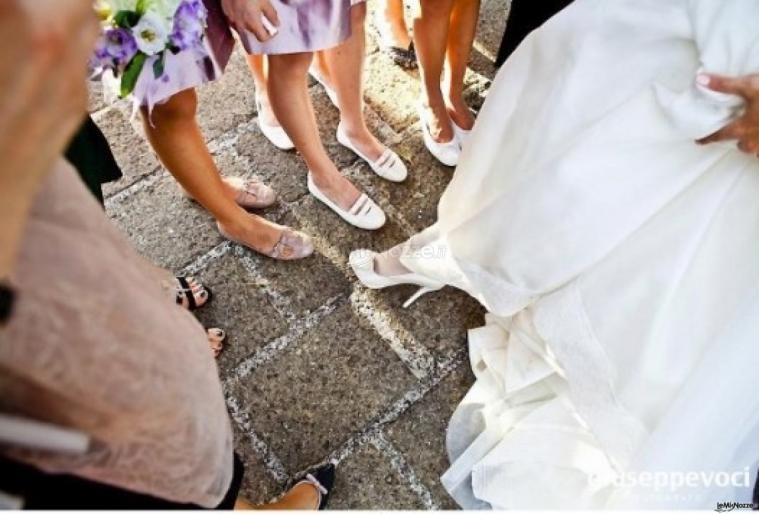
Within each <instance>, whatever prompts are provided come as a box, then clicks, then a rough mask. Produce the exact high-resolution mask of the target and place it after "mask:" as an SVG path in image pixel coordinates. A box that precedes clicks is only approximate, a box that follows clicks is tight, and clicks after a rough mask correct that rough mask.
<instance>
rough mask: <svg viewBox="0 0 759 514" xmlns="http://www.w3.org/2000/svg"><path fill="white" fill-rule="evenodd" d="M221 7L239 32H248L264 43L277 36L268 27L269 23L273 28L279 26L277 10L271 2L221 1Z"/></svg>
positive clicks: (257, 0)
mask: <svg viewBox="0 0 759 514" xmlns="http://www.w3.org/2000/svg"><path fill="white" fill-rule="evenodd" d="M221 7H222V9H223V10H224V14H226V16H227V19H228V20H229V23H230V24H231V25H232V27H234V29H235V30H237V31H238V32H239V31H240V30H247V31H248V32H251V33H252V34H253V35H254V36H256V39H258V40H259V41H260V42H262V43H263V42H264V41H268V40H269V39H271V38H272V37H274V35H275V34H276V32H274V33H272V32H270V31H269V30H270V29H269V28H267V27H266V23H267V22H268V24H269V25H270V26H271V27H278V26H279V17H278V16H277V10H276V9H274V7H273V6H272V5H271V3H270V2H269V0H221ZM264 18H266V20H267V21H264Z"/></svg>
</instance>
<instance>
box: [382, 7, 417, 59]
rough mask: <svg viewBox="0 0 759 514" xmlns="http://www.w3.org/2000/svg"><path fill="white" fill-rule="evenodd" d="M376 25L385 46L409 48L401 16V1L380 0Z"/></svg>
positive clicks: (408, 37) (404, 20) (404, 21)
mask: <svg viewBox="0 0 759 514" xmlns="http://www.w3.org/2000/svg"><path fill="white" fill-rule="evenodd" d="M376 23H377V28H378V29H379V32H380V37H381V38H382V41H383V43H384V44H385V45H387V46H394V47H397V48H403V49H406V48H408V47H409V46H411V37H410V36H409V34H408V27H406V19H405V18H404V16H403V0H382V1H381V2H380V5H379V6H378V9H377V19H376Z"/></svg>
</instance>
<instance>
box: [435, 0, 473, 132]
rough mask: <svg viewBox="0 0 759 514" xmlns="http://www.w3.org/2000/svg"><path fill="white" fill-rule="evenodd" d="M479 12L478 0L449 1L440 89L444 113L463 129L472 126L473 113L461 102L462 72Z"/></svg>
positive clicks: (470, 49)
mask: <svg viewBox="0 0 759 514" xmlns="http://www.w3.org/2000/svg"><path fill="white" fill-rule="evenodd" d="M479 14H480V0H453V11H452V12H451V25H450V27H451V29H450V31H449V32H448V51H447V53H446V64H447V69H446V74H445V80H444V85H443V88H444V91H445V95H446V103H447V104H448V114H449V115H450V116H451V119H453V121H454V122H455V123H456V124H457V125H458V126H459V127H461V128H463V129H467V130H468V129H471V128H472V126H473V125H474V116H472V112H471V111H470V110H469V106H468V105H467V104H466V102H465V101H464V75H465V74H466V69H467V64H469V56H470V54H471V53H472V43H473V42H474V35H475V32H476V30H477V19H478V17H479Z"/></svg>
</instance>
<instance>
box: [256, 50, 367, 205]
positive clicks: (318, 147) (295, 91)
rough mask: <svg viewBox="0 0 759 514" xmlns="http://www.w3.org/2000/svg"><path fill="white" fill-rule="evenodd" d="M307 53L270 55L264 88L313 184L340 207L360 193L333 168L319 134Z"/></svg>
mask: <svg viewBox="0 0 759 514" xmlns="http://www.w3.org/2000/svg"><path fill="white" fill-rule="evenodd" d="M311 58H312V54H311V53H297V54H283V55H270V56H269V57H268V59H269V70H270V72H269V77H268V88H269V98H270V99H271V104H272V107H273V108H274V114H275V115H276V116H277V119H278V120H279V122H280V123H281V124H282V127H284V129H285V131H286V132H287V135H288V136H290V139H292V141H293V143H294V144H295V147H296V148H297V149H298V151H299V152H300V154H301V155H302V156H303V158H304V159H305V161H306V165H307V166H308V169H309V170H311V173H312V174H313V177H314V182H315V183H316V186H317V187H318V188H319V189H320V190H321V191H322V192H323V193H324V194H325V195H327V196H328V197H329V198H330V199H331V200H332V201H333V202H335V203H337V204H338V205H339V206H340V207H341V208H342V209H345V210H347V209H350V208H351V207H352V206H353V204H355V203H356V200H358V198H359V196H360V195H361V193H360V192H359V191H358V189H356V187H355V186H354V185H353V184H352V183H351V182H350V181H349V180H348V179H346V178H345V177H343V176H342V175H341V174H340V172H339V171H338V170H337V168H336V167H335V165H334V164H333V163H332V161H331V160H330V158H329V156H328V155H327V152H326V150H325V149H324V145H322V142H321V139H320V138H319V130H318V128H317V125H316V116H315V115H314V110H313V106H312V105H311V99H310V98H309V96H308V88H307V82H306V75H307V74H308V67H309V65H310V64H311Z"/></svg>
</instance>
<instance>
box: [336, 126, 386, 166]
mask: <svg viewBox="0 0 759 514" xmlns="http://www.w3.org/2000/svg"><path fill="white" fill-rule="evenodd" d="M341 127H342V131H343V133H344V134H345V135H346V136H348V139H349V140H350V142H351V144H352V145H353V146H354V147H356V149H357V150H358V151H359V152H361V153H362V154H363V155H365V156H366V157H368V158H369V159H370V160H371V161H376V160H377V159H379V158H380V157H382V154H383V153H385V150H387V147H386V146H385V145H383V144H382V143H380V142H379V140H378V139H377V138H376V137H375V136H374V134H372V133H371V132H370V131H369V129H368V128H367V127H366V125H364V126H363V127H361V128H359V129H352V130H351V129H348V125H347V124H345V123H343V124H341Z"/></svg>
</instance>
